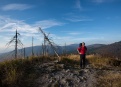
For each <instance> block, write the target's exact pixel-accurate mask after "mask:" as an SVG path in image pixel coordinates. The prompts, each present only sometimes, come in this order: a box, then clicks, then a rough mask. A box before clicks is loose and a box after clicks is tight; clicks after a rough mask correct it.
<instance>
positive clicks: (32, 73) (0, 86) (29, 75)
mask: <svg viewBox="0 0 121 87" xmlns="http://www.w3.org/2000/svg"><path fill="white" fill-rule="evenodd" d="M52 60H53V59H52ZM47 61H51V58H44V57H34V58H32V57H30V58H26V59H13V60H8V61H4V62H1V63H0V87H20V86H21V87H33V84H34V79H36V78H37V77H38V75H37V73H36V70H35V66H36V65H39V64H41V63H43V62H47Z"/></svg>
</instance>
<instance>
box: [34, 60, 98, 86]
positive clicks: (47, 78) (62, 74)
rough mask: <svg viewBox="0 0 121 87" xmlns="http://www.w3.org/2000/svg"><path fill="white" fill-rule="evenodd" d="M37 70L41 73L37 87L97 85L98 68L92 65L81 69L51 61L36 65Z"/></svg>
mask: <svg viewBox="0 0 121 87" xmlns="http://www.w3.org/2000/svg"><path fill="white" fill-rule="evenodd" d="M36 70H37V72H38V73H39V78H38V79H37V80H36V87H95V83H96V77H95V75H96V70H94V69H92V68H91V66H90V65H87V66H86V68H85V69H80V68H79V67H71V66H68V67H67V66H66V65H64V64H59V63H56V62H49V63H43V64H42V65H39V66H36Z"/></svg>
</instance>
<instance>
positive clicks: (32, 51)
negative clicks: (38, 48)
mask: <svg viewBox="0 0 121 87" xmlns="http://www.w3.org/2000/svg"><path fill="white" fill-rule="evenodd" d="M33 40H34V38H33V37H32V57H33V56H34V51H33Z"/></svg>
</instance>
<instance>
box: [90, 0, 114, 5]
mask: <svg viewBox="0 0 121 87" xmlns="http://www.w3.org/2000/svg"><path fill="white" fill-rule="evenodd" d="M112 1H114V0H92V2H95V3H99V4H100V3H105V2H112Z"/></svg>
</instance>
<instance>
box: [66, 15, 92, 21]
mask: <svg viewBox="0 0 121 87" xmlns="http://www.w3.org/2000/svg"><path fill="white" fill-rule="evenodd" d="M65 19H66V20H68V21H70V22H81V21H93V19H90V18H88V17H84V16H70V17H68V18H65Z"/></svg>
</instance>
